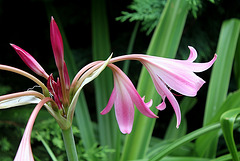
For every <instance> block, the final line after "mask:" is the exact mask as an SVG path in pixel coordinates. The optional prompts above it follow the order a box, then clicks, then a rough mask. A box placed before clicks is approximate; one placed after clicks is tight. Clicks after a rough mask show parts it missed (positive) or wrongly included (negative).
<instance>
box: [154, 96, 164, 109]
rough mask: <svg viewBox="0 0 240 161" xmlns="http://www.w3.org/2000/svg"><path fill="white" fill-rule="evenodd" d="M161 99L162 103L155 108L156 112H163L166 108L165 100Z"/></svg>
mask: <svg viewBox="0 0 240 161" xmlns="http://www.w3.org/2000/svg"><path fill="white" fill-rule="evenodd" d="M162 99H163V101H162V103H160V104H159V105H158V106H157V107H156V108H157V109H158V110H160V111H163V110H165V108H166V103H165V98H162Z"/></svg>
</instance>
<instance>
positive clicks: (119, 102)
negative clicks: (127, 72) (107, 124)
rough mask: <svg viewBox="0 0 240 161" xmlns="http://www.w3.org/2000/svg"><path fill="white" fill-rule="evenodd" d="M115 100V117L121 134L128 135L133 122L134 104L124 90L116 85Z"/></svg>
mask: <svg viewBox="0 0 240 161" xmlns="http://www.w3.org/2000/svg"><path fill="white" fill-rule="evenodd" d="M116 90H117V91H118V92H117V93H116V99H115V102H114V106H115V115H116V118H117V122H118V125H119V128H120V131H121V132H122V133H123V134H130V133H131V131H132V126H133V120H134V104H133V102H132V100H131V97H130V95H129V93H128V91H127V90H126V88H119V85H118V84H116Z"/></svg>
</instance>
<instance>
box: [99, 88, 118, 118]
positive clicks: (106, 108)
mask: <svg viewBox="0 0 240 161" xmlns="http://www.w3.org/2000/svg"><path fill="white" fill-rule="evenodd" d="M115 99H116V88H115V87H114V88H113V91H112V94H111V96H110V98H109V101H108V104H107V106H106V107H105V108H104V109H103V110H102V112H101V113H100V114H101V115H105V114H107V113H108V112H109V111H110V110H111V109H112V106H113V103H114V101H115Z"/></svg>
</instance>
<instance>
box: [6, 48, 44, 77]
mask: <svg viewBox="0 0 240 161" xmlns="http://www.w3.org/2000/svg"><path fill="white" fill-rule="evenodd" d="M10 45H11V46H12V47H13V48H14V49H15V51H16V52H17V54H18V55H19V56H20V58H21V59H22V60H23V61H24V63H25V64H26V65H27V66H28V67H29V68H30V69H31V70H32V71H33V72H35V73H36V74H38V75H40V76H42V77H44V78H46V79H47V78H48V74H47V73H46V72H45V70H44V69H43V68H42V66H41V65H40V64H39V63H38V62H37V61H36V60H35V59H34V58H33V57H32V56H31V55H30V54H29V53H28V52H26V51H25V50H23V49H22V48H20V47H19V46H17V45H14V44H10Z"/></svg>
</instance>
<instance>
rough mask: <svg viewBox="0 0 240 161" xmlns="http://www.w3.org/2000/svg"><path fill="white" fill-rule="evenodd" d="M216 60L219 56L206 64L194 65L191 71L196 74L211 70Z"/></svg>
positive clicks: (215, 56) (215, 55)
mask: <svg viewBox="0 0 240 161" xmlns="http://www.w3.org/2000/svg"><path fill="white" fill-rule="evenodd" d="M216 59H217V54H214V57H213V58H212V60H211V61H209V62H206V63H193V64H192V65H191V69H192V71H194V72H202V71H204V70H207V69H208V68H210V67H211V66H212V65H213V63H214V62H215V61H216Z"/></svg>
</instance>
